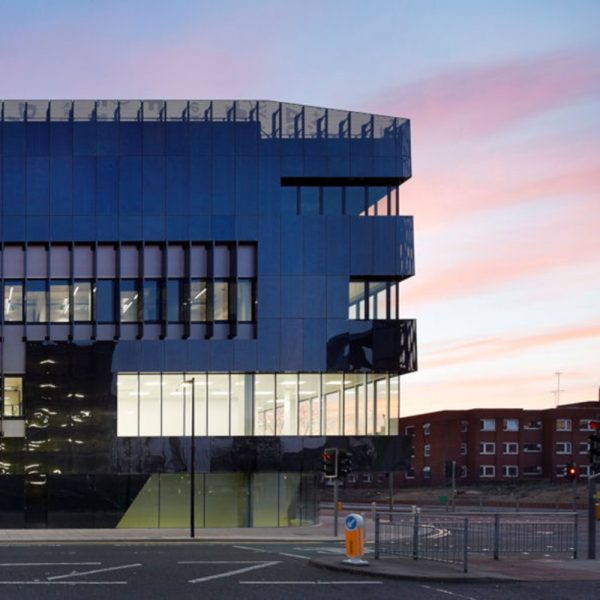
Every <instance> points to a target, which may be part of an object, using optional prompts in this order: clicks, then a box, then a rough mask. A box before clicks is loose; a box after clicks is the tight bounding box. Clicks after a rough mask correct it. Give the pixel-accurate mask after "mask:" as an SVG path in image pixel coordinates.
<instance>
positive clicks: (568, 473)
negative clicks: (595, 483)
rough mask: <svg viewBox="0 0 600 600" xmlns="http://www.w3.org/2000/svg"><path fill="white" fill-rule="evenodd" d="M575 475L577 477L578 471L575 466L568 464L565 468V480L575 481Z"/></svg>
mask: <svg viewBox="0 0 600 600" xmlns="http://www.w3.org/2000/svg"><path fill="white" fill-rule="evenodd" d="M577 475H579V469H578V468H577V465H574V464H573V463H569V464H568V465H567V466H566V467H565V477H566V478H567V479H575V478H576V477H577Z"/></svg>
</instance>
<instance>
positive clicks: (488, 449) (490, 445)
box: [479, 442, 496, 454]
mask: <svg viewBox="0 0 600 600" xmlns="http://www.w3.org/2000/svg"><path fill="white" fill-rule="evenodd" d="M479 454H496V444H495V443H494V442H481V444H479Z"/></svg>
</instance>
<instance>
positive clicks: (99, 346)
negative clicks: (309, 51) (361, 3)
mask: <svg viewBox="0 0 600 600" xmlns="http://www.w3.org/2000/svg"><path fill="white" fill-rule="evenodd" d="M0 117H1V118H0V206H1V220H0V285H1V289H2V292H1V293H2V294H3V299H4V302H3V310H2V311H0V335H1V339H0V345H1V353H0V376H1V381H2V384H1V386H0V389H1V390H2V404H1V410H0V432H1V436H2V437H1V438H0V526H1V527H138V526H140V527H178V526H181V527H186V526H187V524H188V522H189V519H190V512H191V511H190V508H191V507H190V504H191V502H190V499H191V498H193V499H194V500H193V501H194V506H195V511H194V512H195V519H196V525H197V526H198V527H214V526H267V525H268V526H290V525H301V524H309V523H313V522H314V521H315V519H316V517H317V507H318V482H319V476H320V469H321V453H322V451H323V449H324V448H325V447H334V446H335V447H338V448H340V449H346V450H349V451H351V452H352V454H353V465H354V470H355V471H357V472H361V471H364V472H374V471H386V472H390V471H399V470H403V469H405V468H406V467H408V462H409V456H408V454H409V443H407V439H406V438H404V437H403V436H400V435H398V418H399V406H400V379H399V378H400V375H402V374H404V373H408V372H411V371H414V370H415V369H416V366H417V362H416V333H415V323H414V321H412V320H404V319H401V318H400V316H401V313H400V302H399V284H400V282H401V281H402V280H404V279H405V278H407V277H410V276H411V275H413V274H414V258H413V223H412V218H411V217H407V216H400V196H399V186H400V184H402V183H403V182H404V181H406V180H407V179H408V178H409V177H410V174H411V165H410V130H409V122H408V121H407V120H405V119H400V118H394V117H384V116H375V115H370V114H362V113H355V112H348V111H341V110H332V109H324V108H316V107H309V106H300V105H294V104H286V103H280V102H271V101H246V100H244V101H222V100H219V101H196V100H193V101H166V102H165V101H146V100H144V101H112V100H102V101H74V102H73V101H50V102H48V101H13V100H11V101H4V102H0ZM192 451H193V452H192ZM191 469H193V471H194V474H195V476H194V477H193V478H192V477H191V476H190V473H191ZM192 481H193V489H191V482H192Z"/></svg>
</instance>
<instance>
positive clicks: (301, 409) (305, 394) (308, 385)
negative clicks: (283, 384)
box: [298, 373, 321, 435]
mask: <svg viewBox="0 0 600 600" xmlns="http://www.w3.org/2000/svg"><path fill="white" fill-rule="evenodd" d="M298 413H299V431H298V433H299V435H321V375H320V374H319V373H300V374H299V378H298Z"/></svg>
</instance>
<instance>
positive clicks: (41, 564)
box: [0, 562, 102, 567]
mask: <svg viewBox="0 0 600 600" xmlns="http://www.w3.org/2000/svg"><path fill="white" fill-rule="evenodd" d="M101 564H102V563H101V562H52V563H50V562H39V563H0V567H54V566H56V567H69V566H82V565H85V566H92V565H101Z"/></svg>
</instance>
